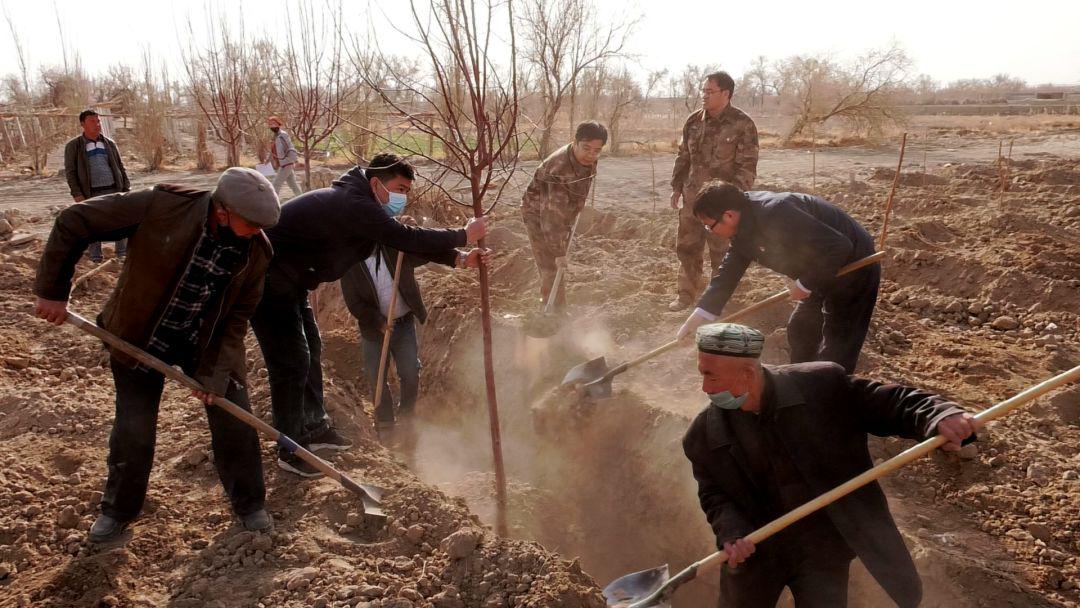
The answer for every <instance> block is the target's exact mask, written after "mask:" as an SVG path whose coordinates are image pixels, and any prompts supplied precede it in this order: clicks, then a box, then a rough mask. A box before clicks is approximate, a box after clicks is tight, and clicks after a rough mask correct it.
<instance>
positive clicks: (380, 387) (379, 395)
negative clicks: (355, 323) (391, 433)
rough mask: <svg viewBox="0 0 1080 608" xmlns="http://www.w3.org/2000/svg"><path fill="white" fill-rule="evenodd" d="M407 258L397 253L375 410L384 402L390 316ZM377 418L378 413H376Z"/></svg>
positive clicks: (391, 321) (392, 323) (392, 329)
mask: <svg viewBox="0 0 1080 608" xmlns="http://www.w3.org/2000/svg"><path fill="white" fill-rule="evenodd" d="M404 259H405V254H404V253H402V252H401V251H399V252H398V254H397V265H396V266H395V267H394V287H393V290H392V291H391V292H390V308H389V309H388V310H387V311H386V328H385V329H384V330H383V338H382V352H381V353H379V373H378V378H377V379H376V380H375V401H373V402H372V405H373V407H374V408H375V411H376V412H378V411H379V404H380V403H382V392H383V385H384V384H386V356H387V354H389V353H390V334H392V333H393V332H394V321H393V320H392V319H391V318H390V315H392V314H394V307H395V306H397V296H398V285H399V284H400V283H401V261H402V260H404ZM375 417H376V419H377V418H378V415H377V414H376V416H375Z"/></svg>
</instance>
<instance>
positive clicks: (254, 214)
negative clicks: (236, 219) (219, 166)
mask: <svg viewBox="0 0 1080 608" xmlns="http://www.w3.org/2000/svg"><path fill="white" fill-rule="evenodd" d="M213 197H214V200H215V201H217V202H219V203H221V204H222V205H225V206H226V207H228V208H229V210H230V211H235V212H236V214H237V215H239V216H240V217H242V218H244V219H245V220H247V221H248V223H251V224H254V225H255V226H259V227H260V228H269V227H270V226H273V225H274V224H276V223H277V221H278V216H279V215H281V202H280V201H279V200H278V196H277V192H275V191H274V185H273V184H271V183H270V180H268V179H266V177H264V176H263V174H262V173H259V172H258V171H256V170H254V169H248V168H247V167H229V168H228V169H226V170H225V172H224V173H222V174H221V177H219V178H218V182H217V187H216V188H214V194H213Z"/></svg>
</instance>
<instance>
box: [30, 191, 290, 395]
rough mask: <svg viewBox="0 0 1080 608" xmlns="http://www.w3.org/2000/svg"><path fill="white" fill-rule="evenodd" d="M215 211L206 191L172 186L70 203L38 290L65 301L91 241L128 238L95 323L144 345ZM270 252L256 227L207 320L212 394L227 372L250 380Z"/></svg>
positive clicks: (201, 372)
mask: <svg viewBox="0 0 1080 608" xmlns="http://www.w3.org/2000/svg"><path fill="white" fill-rule="evenodd" d="M210 209H211V204H210V193H209V192H207V191H200V190H189V189H186V188H184V187H181V186H168V185H161V186H157V187H155V188H153V189H151V190H139V191H137V192H126V193H118V194H108V195H105V196H99V197H95V198H92V199H89V200H87V201H85V202H83V203H81V204H78V205H71V206H70V207H68V208H67V209H65V210H64V211H62V212H61V213H60V215H59V216H58V217H57V218H56V223H55V224H54V225H53V229H52V233H51V234H50V235H49V241H48V243H47V244H46V245H45V251H44V253H43V254H42V256H41V262H40V264H39V266H38V271H37V279H36V281H35V283H34V293H35V294H36V295H38V296H39V297H42V298H45V299H49V300H67V299H68V294H69V292H70V291H71V279H72V275H74V272H75V263H76V262H77V261H78V260H79V258H80V257H81V256H82V254H83V251H85V250H86V248H87V246H89V245H90V243H91V242H93V241H102V240H104V241H113V240H118V239H121V238H127V239H128V256H127V260H126V261H125V262H124V268H123V271H122V272H121V273H120V279H119V280H118V281H117V284H116V289H115V290H114V291H113V293H112V296H111V297H110V298H109V300H108V301H107V302H106V303H105V307H104V309H103V310H102V312H101V315H100V316H99V317H98V323H99V324H100V325H101V326H102V327H104V328H105V329H106V330H108V331H109V332H111V333H113V334H115V335H117V336H119V337H121V338H123V339H124V340H126V341H128V342H130V343H131V344H134V345H135V346H137V347H139V348H145V347H146V346H147V344H148V343H149V342H150V338H151V336H152V335H153V333H154V330H155V329H156V328H157V324H158V322H159V321H160V320H161V316H162V314H164V312H165V307H166V306H167V305H168V303H169V300H170V299H171V298H172V293H173V291H174V290H175V289H176V286H177V284H178V283H179V281H180V278H181V276H182V275H183V273H184V270H185V269H186V268H187V264H188V261H189V260H190V259H191V256H192V254H193V253H194V249H195V244H196V243H197V242H198V240H199V236H200V235H201V234H202V231H203V227H204V226H205V225H206V222H207V219H208V218H209V215H210ZM272 255H273V250H272V249H271V247H270V242H269V241H268V240H267V239H266V236H265V235H264V234H263V233H262V232H259V233H258V234H257V235H255V236H254V237H253V238H252V239H251V245H250V248H249V250H248V255H247V260H246V262H245V263H244V265H243V266H242V267H241V268H240V270H239V271H237V272H236V273H235V274H234V275H233V277H232V279H231V281H230V282H229V284H228V286H227V288H226V291H225V293H224V294H222V296H221V297H220V298H218V299H217V304H216V306H215V308H214V309H213V310H211V311H210V314H208V315H207V316H206V319H205V320H204V322H203V327H202V328H201V329H200V331H199V341H198V350H197V352H198V353H199V354H198V357H197V361H196V364H195V372H194V377H195V379H196V380H198V381H199V382H200V383H202V384H203V386H205V387H207V388H208V389H209V390H210V391H211V392H214V393H217V394H219V395H220V394H224V393H225V390H226V388H227V387H228V380H229V378H230V377H231V378H233V379H234V380H236V381H237V382H240V383H241V384H244V383H245V375H246V371H247V360H246V356H245V352H244V336H245V335H246V334H247V327H248V319H249V318H250V317H251V315H252V313H253V312H254V311H255V306H256V305H257V304H258V303H259V299H260V298H261V297H262V289H263V278H264V275H265V274H266V267H267V265H268V264H269V263H270V258H271V256H272ZM113 356H114V357H116V358H117V359H118V360H120V361H124V362H125V363H129V364H134V361H133V360H131V359H130V358H128V357H126V356H124V355H123V354H122V353H119V352H115V351H114V352H113Z"/></svg>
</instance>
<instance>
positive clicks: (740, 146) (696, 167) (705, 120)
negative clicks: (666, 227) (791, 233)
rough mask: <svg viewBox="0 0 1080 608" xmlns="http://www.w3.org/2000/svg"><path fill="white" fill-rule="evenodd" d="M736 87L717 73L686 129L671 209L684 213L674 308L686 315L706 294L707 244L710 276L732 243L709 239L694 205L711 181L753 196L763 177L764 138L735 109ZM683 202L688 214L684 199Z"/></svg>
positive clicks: (703, 90)
mask: <svg viewBox="0 0 1080 608" xmlns="http://www.w3.org/2000/svg"><path fill="white" fill-rule="evenodd" d="M734 90H735V81H734V80H733V79H732V78H731V76H730V75H729V74H728V73H727V72H713V73H712V74H709V75H708V76H706V77H705V83H704V85H703V86H702V88H701V109H700V110H696V111H694V112H693V113H692V114H690V116H689V117H688V118H687V119H686V124H684V125H683V132H682V140H681V141H680V142H679V155H678V157H676V158H675V168H674V169H673V170H672V173H671V190H672V192H671V208H672V209H679V232H678V239H677V241H676V244H675V253H676V255H677V256H678V257H679V265H680V268H679V279H678V291H679V295H678V297H677V298H676V299H675V300H674V301H672V302H671V304H670V305H669V306H668V308H669V309H670V310H673V311H678V310H683V309H685V308H687V307H688V306H690V304H692V303H693V302H694V301H695V300H697V298H698V296H700V295H701V292H702V291H703V290H704V289H705V283H706V280H707V279H706V278H705V277H704V276H702V272H701V265H702V263H703V257H704V252H705V245H706V243H707V244H708V246H709V259H710V261H711V265H710V272H709V275H710V276H711V275H712V272H713V271H715V270H716V269H717V268H718V267H719V266H720V262H721V261H722V260H723V259H724V252H725V251H726V250H727V239H724V238H721V237H718V236H716V235H712V234H707V233H705V231H703V230H702V229H701V222H700V221H698V220H697V219H696V218H695V217H694V213H693V210H694V201H695V200H696V199H697V196H698V191H699V190H700V189H701V187H702V186H703V185H704V184H705V183H706V182H708V181H710V180H714V179H721V180H724V181H726V182H729V183H732V184H735V185H736V186H738V187H739V188H742V189H743V190H744V191H745V190H750V189H751V186H753V185H754V179H755V178H756V177H757V161H758V134H757V126H756V125H754V121H753V120H752V119H751V118H750V117H749V116H747V115H746V113H744V112H743V111H742V110H740V109H738V108H736V107H735V106H733V105H731V96H732V93H733V92H734ZM680 198H682V200H683V205H682V208H680V207H679V199H680Z"/></svg>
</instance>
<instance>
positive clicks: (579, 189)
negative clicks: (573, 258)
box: [521, 144, 596, 249]
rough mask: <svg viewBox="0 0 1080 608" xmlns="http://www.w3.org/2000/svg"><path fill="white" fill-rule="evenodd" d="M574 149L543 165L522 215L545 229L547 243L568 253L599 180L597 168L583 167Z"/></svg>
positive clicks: (557, 153) (566, 148)
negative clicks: (580, 216)
mask: <svg viewBox="0 0 1080 608" xmlns="http://www.w3.org/2000/svg"><path fill="white" fill-rule="evenodd" d="M572 148H573V144H567V145H566V146H564V147H562V148H559V149H558V150H556V151H554V152H552V153H551V155H550V156H548V157H547V158H545V159H544V162H542V163H540V166H539V167H537V168H536V172H535V173H534V174H533V178H532V181H531V182H529V187H528V188H527V189H526V190H525V196H524V197H523V198H522V200H521V214H522V215H523V216H525V217H526V219H527V220H530V219H531V220H533V221H534V222H535V223H538V224H539V225H540V226H542V231H543V233H544V234H543V235H542V238H543V240H545V241H547V242H549V243H552V244H563V245H564V246H563V247H559V248H560V249H565V241H566V238H567V237H568V236H569V234H570V226H571V225H572V224H573V223H574V218H576V217H577V215H578V214H579V213H581V210H582V209H584V208H585V201H586V199H587V198H588V195H589V187H590V186H591V185H592V181H593V178H594V177H595V176H596V168H595V167H586V166H585V165H583V164H581V163H579V162H578V160H577V158H575V157H574V152H573V149H572ZM530 216H532V217H530ZM527 223H528V221H527Z"/></svg>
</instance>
